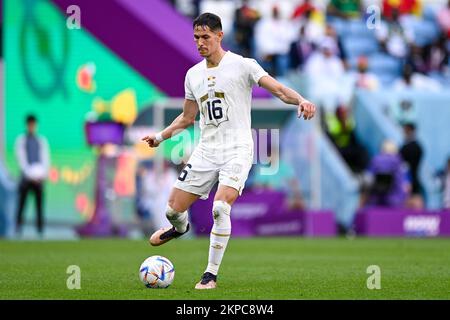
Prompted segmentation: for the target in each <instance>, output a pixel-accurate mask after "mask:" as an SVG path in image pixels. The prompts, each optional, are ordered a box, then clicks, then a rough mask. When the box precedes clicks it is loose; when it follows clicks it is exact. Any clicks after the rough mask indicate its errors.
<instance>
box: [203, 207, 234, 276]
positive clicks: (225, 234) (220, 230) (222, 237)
mask: <svg viewBox="0 0 450 320" xmlns="http://www.w3.org/2000/svg"><path fill="white" fill-rule="evenodd" d="M230 212H231V206H230V205H229V204H228V203H226V202H225V201H220V200H218V201H214V204H213V218H214V225H213V228H212V230H211V234H210V237H209V241H210V245H209V258H208V266H207V267H206V270H205V272H210V273H212V274H214V275H217V273H218V272H219V268H220V264H221V262H222V258H223V254H224V253H225V249H226V248H227V244H228V240H229V239H230V235H231V219H230Z"/></svg>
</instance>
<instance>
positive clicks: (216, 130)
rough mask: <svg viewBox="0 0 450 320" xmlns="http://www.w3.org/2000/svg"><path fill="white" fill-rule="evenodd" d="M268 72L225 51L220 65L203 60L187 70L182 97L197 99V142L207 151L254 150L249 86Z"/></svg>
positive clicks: (253, 61) (212, 152)
mask: <svg viewBox="0 0 450 320" xmlns="http://www.w3.org/2000/svg"><path fill="white" fill-rule="evenodd" d="M265 75H267V72H266V71H264V69H263V68H261V66H260V65H259V64H258V63H257V62H256V61H255V60H254V59H249V58H244V57H242V56H240V55H237V54H234V53H232V52H230V51H227V52H226V53H225V55H224V56H223V57H222V60H221V61H220V63H219V65H218V66H217V67H213V68H207V64H206V60H203V61H201V62H199V63H198V64H196V65H195V66H193V67H192V68H191V69H189V71H188V72H187V74H186V79H185V98H186V99H189V100H194V101H197V104H198V106H199V110H200V143H199V145H198V149H200V150H202V151H203V153H206V155H208V154H210V155H213V154H217V153H222V154H224V153H229V152H230V151H231V150H232V149H236V148H239V147H245V148H246V149H250V148H251V150H253V139H252V133H251V116H250V111H251V98H252V87H253V86H254V85H255V84H258V82H259V79H261V77H263V76H265Z"/></svg>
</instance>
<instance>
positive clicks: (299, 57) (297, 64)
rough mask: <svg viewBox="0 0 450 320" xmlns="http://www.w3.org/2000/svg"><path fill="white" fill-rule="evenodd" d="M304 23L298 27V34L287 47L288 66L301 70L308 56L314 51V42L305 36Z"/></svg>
mask: <svg viewBox="0 0 450 320" xmlns="http://www.w3.org/2000/svg"><path fill="white" fill-rule="evenodd" d="M305 28H306V27H305V25H302V26H301V27H300V36H299V37H298V39H297V40H296V41H294V42H292V44H291V47H290V49H289V61H290V64H291V65H290V68H291V69H297V70H302V69H303V66H304V65H305V63H306V61H307V60H308V58H309V57H310V56H311V54H312V53H313V52H314V50H315V47H314V44H313V43H312V42H311V41H309V40H308V39H307V38H306V34H305Z"/></svg>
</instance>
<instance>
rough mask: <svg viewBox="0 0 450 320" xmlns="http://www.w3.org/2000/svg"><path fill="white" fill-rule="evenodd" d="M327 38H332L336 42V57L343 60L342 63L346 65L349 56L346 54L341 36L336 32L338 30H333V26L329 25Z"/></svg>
mask: <svg viewBox="0 0 450 320" xmlns="http://www.w3.org/2000/svg"><path fill="white" fill-rule="evenodd" d="M325 36H326V37H330V38H331V39H333V40H334V43H335V46H336V50H337V51H336V55H337V56H338V57H339V58H341V60H342V62H344V65H345V64H346V60H347V55H346V54H345V50H344V47H343V46H342V41H341V38H340V37H339V35H338V34H337V32H336V29H334V28H333V26H332V25H331V24H327V25H326V27H325Z"/></svg>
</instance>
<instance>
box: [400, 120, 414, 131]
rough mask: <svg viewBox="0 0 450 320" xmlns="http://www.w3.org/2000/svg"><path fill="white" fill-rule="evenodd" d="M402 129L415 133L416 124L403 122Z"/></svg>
mask: <svg viewBox="0 0 450 320" xmlns="http://www.w3.org/2000/svg"><path fill="white" fill-rule="evenodd" d="M403 128H405V129H408V130H411V131H415V130H416V124H415V123H413V122H404V123H403Z"/></svg>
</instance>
